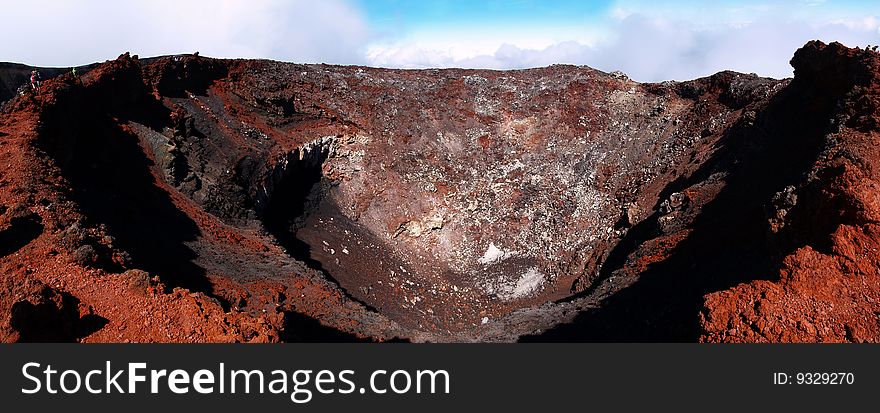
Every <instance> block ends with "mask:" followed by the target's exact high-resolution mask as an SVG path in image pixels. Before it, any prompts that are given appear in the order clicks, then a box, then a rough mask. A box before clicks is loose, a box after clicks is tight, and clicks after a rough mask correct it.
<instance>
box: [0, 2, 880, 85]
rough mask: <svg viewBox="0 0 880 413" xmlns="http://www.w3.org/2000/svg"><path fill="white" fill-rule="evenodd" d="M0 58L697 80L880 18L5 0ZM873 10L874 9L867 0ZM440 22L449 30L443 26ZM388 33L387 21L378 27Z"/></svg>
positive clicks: (743, 7) (756, 11)
mask: <svg viewBox="0 0 880 413" xmlns="http://www.w3.org/2000/svg"><path fill="white" fill-rule="evenodd" d="M6 3H7V4H4V5H3V8H2V9H3V15H4V17H7V16H9V17H11V18H9V17H7V18H6V19H4V23H3V24H2V25H0V38H2V39H4V41H3V42H0V61H19V62H25V63H29V64H34V65H43V66H68V65H74V64H84V63H91V62H94V61H102V60H105V59H111V58H114V57H116V56H117V55H118V54H120V53H122V52H124V51H131V52H132V53H136V54H140V55H141V56H155V55H162V54H171V53H184V52H193V51H196V50H198V51H200V52H201V53H202V54H203V55H206V56H216V57H243V58H268V59H275V60H286V61H295V62H326V63H338V64H369V65H374V66H384V67H405V68H425V67H472V68H492V69H510V68H524V67H536V66H546V65H550V64H554V63H569V64H584V65H589V66H592V67H595V68H598V69H601V70H605V71H612V70H621V71H623V72H625V73H627V74H629V75H630V76H631V77H632V78H633V79H636V80H640V81H659V80H666V79H678V80H682V79H691V78H695V77H699V76H706V75H709V74H712V73H715V72H717V71H719V70H724V69H732V70H737V71H743V72H755V73H758V74H760V75H764V76H773V77H786V76H790V75H791V68H790V67H789V65H788V60H789V58H790V57H791V55H792V53H793V52H794V50H795V49H797V48H798V47H800V46H802V45H803V44H804V43H805V42H806V41H808V40H812V39H821V40H824V41H834V40H837V41H841V42H843V43H844V44H847V45H850V46H865V45H867V44H880V18H878V16H876V15H872V14H870V13H865V12H864V10H862V11H858V10H854V9H846V8H843V7H837V6H834V7H837V8H833V7H832V5H830V4H826V3H824V2H822V1H816V0H801V1H800V4H801V5H802V6H801V7H798V6H793V5H792V4H791V3H787V2H786V3H782V2H777V3H772V2H771V3H768V4H769V5H768V4H765V3H764V2H763V1H759V0H743V2H737V5H736V6H735V7H734V6H730V5H729V4H730V3H727V4H725V3H723V2H718V3H715V2H693V3H689V4H688V5H687V6H685V5H683V4H678V5H669V4H659V3H658V2H655V1H652V0H620V1H618V2H617V3H616V4H614V6H613V7H611V8H609V10H608V12H607V14H606V15H605V16H604V17H602V18H597V19H592V20H589V21H587V20H584V21H583V23H582V24H579V25H574V24H569V25H567V26H552V27H548V26H546V25H543V26H540V27H539V26H530V25H529V24H516V25H514V24H501V23H498V22H496V23H495V24H494V25H490V24H485V25H479V26H476V25H475V26H471V27H461V26H442V25H434V26H433V27H435V28H434V29H432V30H428V29H427V28H425V27H415V28H414V31H402V30H403V29H401V28H400V27H397V28H394V27H369V25H368V23H367V21H368V20H367V18H366V16H365V15H364V14H363V12H362V11H361V10H360V9H359V8H358V7H357V2H355V0H322V1H309V0H263V1H256V0H253V1H249V0H217V1H212V0H188V1H183V0H155V1H136V2H135V1H130V2H129V1H113V0H94V1H88V0H39V1H34V2H25V1H20V2H11V1H9V2H6ZM862 8H863V9H864V8H865V7H862ZM438 27H439V28H438ZM377 33H384V34H383V35H381V36H380V35H378V34H377Z"/></svg>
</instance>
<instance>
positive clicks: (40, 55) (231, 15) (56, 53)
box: [0, 0, 372, 66]
mask: <svg viewBox="0 0 880 413" xmlns="http://www.w3.org/2000/svg"><path fill="white" fill-rule="evenodd" d="M6 3H8V4H4V5H3V15H4V17H7V18H5V19H4V22H3V24H2V25H0V38H2V39H4V40H3V42H0V61H19V62H26V63H29V64H33V65H43V66H68V65H74V64H83V63H90V62H94V61H103V60H106V59H111V58H115V57H116V56H117V55H119V54H120V53H123V52H125V51H131V52H132V53H136V54H140V55H142V56H154V55H161V54H170V53H183V52H188V53H191V52H194V51H200V52H201V54H203V55H209V56H217V57H253V58H272V59H276V60H290V61H297V62H322V61H326V62H333V63H362V62H363V53H362V51H363V49H364V47H365V45H366V44H367V42H369V41H370V39H371V38H372V37H371V36H372V34H371V32H370V29H369V27H368V25H367V23H366V19H365V17H364V16H363V15H362V14H361V12H360V11H359V10H358V9H357V8H356V7H353V6H352V5H350V4H349V3H348V2H347V1H345V0H321V1H308V0H291V1H286V0H268V1H235V0H220V1H211V0H187V1H183V0H156V1H138V2H128V1H113V0H98V1H87V0H72V1H71V0H39V1H20V2H6ZM9 17H11V18H9Z"/></svg>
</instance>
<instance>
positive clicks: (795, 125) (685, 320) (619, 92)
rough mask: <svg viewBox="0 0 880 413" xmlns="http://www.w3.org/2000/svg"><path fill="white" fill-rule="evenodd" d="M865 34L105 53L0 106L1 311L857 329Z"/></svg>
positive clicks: (557, 331)
mask: <svg viewBox="0 0 880 413" xmlns="http://www.w3.org/2000/svg"><path fill="white" fill-rule="evenodd" d="M878 61H880V60H878V55H877V54H876V53H872V52H868V51H864V50H860V49H848V48H846V47H843V46H841V45H839V44H836V43H833V44H830V45H825V44H822V43H819V42H812V43H809V44H807V45H806V46H805V47H804V48H802V49H801V50H799V51H798V52H797V53H796V54H795V57H794V59H792V64H793V65H794V67H795V77H794V79H793V80H773V79H765V78H759V77H756V76H754V75H744V74H739V73H733V72H722V73H719V74H716V75H713V76H711V77H708V78H703V79H697V80H694V81H689V82H664V83H660V84H640V83H636V82H633V81H630V80H629V79H627V78H626V76H624V75H622V74H620V73H614V74H607V73H603V72H600V71H596V70H593V69H590V68H587V67H572V66H553V67H548V68H541V69H529V70H520V71H483V70H459V69H448V70H424V71H409V70H385V69H373V68H365V67H339V66H326V65H297V64H289V63H279V62H271V61H252V60H216V59H208V58H202V57H196V56H169V57H162V58H155V59H147V60H140V59H137V58H136V57H129V56H128V55H123V56H120V58H119V59H117V60H114V61H110V62H106V63H104V64H101V65H98V66H96V67H95V68H94V69H93V70H91V71H90V72H88V73H87V74H84V75H81V76H80V77H79V78H74V77H73V76H72V75H70V74H64V75H60V76H58V77H56V78H54V79H51V80H49V81H47V82H45V84H44V86H43V88H42V89H41V90H40V92H39V93H37V94H31V93H27V94H24V95H21V96H16V97H14V98H12V99H11V100H9V101H8V102H6V103H5V104H4V105H3V107H2V112H0V161H2V163H3V165H4V168H3V169H2V172H0V205H2V207H0V212H2V215H0V239H2V242H0V257H2V258H0V268H2V274H3V279H2V284H0V337H2V339H3V340H4V341H16V340H21V341H35V340H36V341H47V340H48V341H70V340H82V341H126V340H132V341H309V340H321V341H348V340H379V341H385V340H395V339H403V340H414V341H513V340H517V339H521V340H538V341H545V340H549V341H570V340H594V341H596V340H598V341H602V340H611V341H696V340H704V341H876V340H877V339H878V337H880V319H878V314H880V304H878V301H877V300H878V299H880V293H878V286H880V280H878V276H880V275H878V273H877V268H878V263H877V251H876V244H877V240H878V237H877V227H876V223H877V217H878V215H877V213H878V212H877V208H878V207H880V203H878V199H877V187H876V178H875V174H876V173H877V172H876V168H875V166H874V163H875V162H877V160H878V159H880V158H878V155H880V154H877V153H876V149H875V148H876V142H875V140H876V139H877V133H878V125H877V115H878V110H877V105H878V98H877V96H878V95H877V93H878V87H877V84H878V83H877V82H878V80H877V79H878V73H880V71H878V66H877V64H878Z"/></svg>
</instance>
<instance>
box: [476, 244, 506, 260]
mask: <svg viewBox="0 0 880 413" xmlns="http://www.w3.org/2000/svg"><path fill="white" fill-rule="evenodd" d="M506 255H507V254H506V253H505V252H504V250H502V249H501V248H498V247H497V246H495V244H493V243H491V242H490V243H489V248H487V249H486V253H484V254H483V257H482V258H479V259H477V262H479V263H480V264H483V265H486V264H491V263H493V262H496V261H501V260H503V259H504V258H506Z"/></svg>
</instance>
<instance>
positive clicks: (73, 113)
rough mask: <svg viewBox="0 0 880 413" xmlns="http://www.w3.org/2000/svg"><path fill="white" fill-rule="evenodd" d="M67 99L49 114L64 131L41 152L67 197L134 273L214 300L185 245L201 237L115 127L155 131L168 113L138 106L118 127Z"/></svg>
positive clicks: (135, 143) (51, 134)
mask: <svg viewBox="0 0 880 413" xmlns="http://www.w3.org/2000/svg"><path fill="white" fill-rule="evenodd" d="M69 99H70V101H69V102H63V103H62V104H60V105H59V106H58V107H57V108H55V110H54V111H51V112H50V113H49V116H56V117H64V118H66V119H54V120H53V121H52V122H46V124H50V125H64V128H63V129H62V128H59V127H55V128H54V129H52V130H46V131H43V132H42V133H41V136H45V137H46V138H44V139H43V142H42V144H43V146H44V148H45V149H46V151H47V152H48V153H49V154H50V155H51V156H52V157H53V158H55V159H56V161H57V164H58V166H59V167H60V168H61V169H62V171H63V175H64V176H66V177H67V178H68V179H69V180H70V182H71V185H72V187H73V191H72V194H71V196H72V197H73V199H74V200H75V201H76V202H77V204H78V205H79V206H80V208H82V210H83V213H84V215H85V216H86V217H87V219H88V221H89V224H90V225H99V224H104V225H106V226H107V228H108V230H109V232H110V234H111V235H113V237H114V238H115V241H114V245H115V246H116V247H118V248H120V249H122V250H124V251H127V252H128V253H129V254H130V255H131V260H132V266H133V267H136V268H141V269H144V270H146V271H149V272H151V273H154V274H156V275H158V276H159V277H160V278H161V279H162V281H163V283H165V284H166V285H168V286H171V287H182V288H186V289H189V290H191V291H197V292H204V293H206V294H212V292H213V287H212V285H211V282H210V280H209V279H208V278H207V277H206V273H205V270H204V269H203V268H202V267H200V266H198V265H196V264H195V263H194V262H193V260H194V259H195V258H197V255H196V253H195V252H194V251H193V250H192V249H191V248H190V247H188V246H187V245H186V242H189V241H194V240H196V239H197V238H198V236H199V235H200V231H199V228H198V226H197V225H196V223H195V222H194V221H192V220H191V219H190V218H189V217H188V216H187V215H186V214H185V213H183V212H182V211H180V210H179V209H178V208H177V206H176V205H175V204H174V202H173V201H172V199H171V196H170V195H169V194H168V193H167V192H166V191H165V190H164V189H162V188H160V187H159V186H158V185H157V182H156V180H155V178H154V177H153V174H152V173H151V169H150V168H151V167H152V166H153V163H152V161H151V160H150V159H149V158H148V157H147V155H146V154H145V153H144V150H143V148H142V147H141V145H140V142H139V140H138V137H137V136H136V135H134V134H132V133H129V132H127V131H125V130H124V129H123V128H122V127H121V126H120V124H124V122H125V121H124V119H137V121H138V122H139V123H143V124H145V125H148V126H150V127H152V128H154V129H160V128H161V125H162V122H163V121H164V120H165V119H167V109H165V108H164V107H163V106H162V105H161V104H160V103H159V102H157V101H155V100H153V99H149V98H143V99H141V100H140V101H138V102H137V103H138V104H129V105H127V106H122V107H119V108H118V109H117V112H118V113H120V114H121V115H123V116H124V118H123V120H118V121H116V120H112V119H111V118H110V116H109V115H106V114H101V113H95V112H87V111H86V110H84V109H85V108H87V107H88V106H89V105H90V102H82V101H78V100H77V97H70V98H69ZM95 104H97V103H95Z"/></svg>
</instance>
